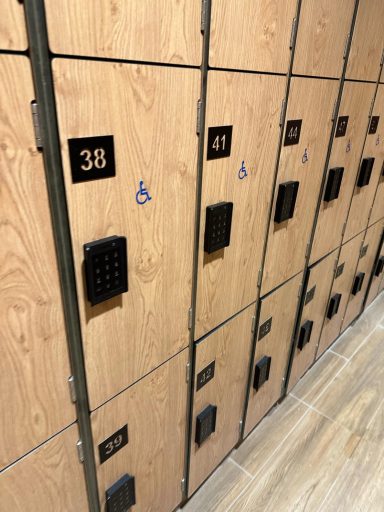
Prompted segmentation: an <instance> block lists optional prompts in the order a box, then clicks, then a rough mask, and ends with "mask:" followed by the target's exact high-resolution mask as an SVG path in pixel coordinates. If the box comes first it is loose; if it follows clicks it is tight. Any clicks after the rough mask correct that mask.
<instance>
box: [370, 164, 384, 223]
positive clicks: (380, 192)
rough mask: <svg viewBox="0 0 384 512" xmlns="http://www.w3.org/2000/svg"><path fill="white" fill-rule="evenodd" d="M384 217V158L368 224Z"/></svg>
mask: <svg viewBox="0 0 384 512" xmlns="http://www.w3.org/2000/svg"><path fill="white" fill-rule="evenodd" d="M383 217H384V160H383V168H382V171H381V175H380V177H379V182H378V184H377V189H376V194H375V198H374V200H373V205H372V211H371V215H370V217H369V221H368V224H369V226H371V225H372V224H375V223H376V222H377V221H378V220H380V219H382V218H383Z"/></svg>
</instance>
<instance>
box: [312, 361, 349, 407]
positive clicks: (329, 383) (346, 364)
mask: <svg viewBox="0 0 384 512" xmlns="http://www.w3.org/2000/svg"><path fill="white" fill-rule="evenodd" d="M349 364H350V362H349V361H346V362H345V363H344V364H343V366H342V367H341V368H339V370H338V371H337V372H336V373H335V375H334V376H333V378H332V379H331V380H330V381H329V382H328V384H327V385H326V386H325V387H324V388H323V390H322V391H321V392H320V393H319V394H318V395H317V397H316V399H315V400H314V402H313V405H315V404H316V402H318V400H319V399H320V398H321V397H322V396H323V395H324V393H325V392H326V391H327V389H328V388H329V387H330V386H331V384H333V382H334V381H335V379H337V377H338V376H339V374H340V373H341V372H342V371H343V370H344V368H346V366H348V365H349Z"/></svg>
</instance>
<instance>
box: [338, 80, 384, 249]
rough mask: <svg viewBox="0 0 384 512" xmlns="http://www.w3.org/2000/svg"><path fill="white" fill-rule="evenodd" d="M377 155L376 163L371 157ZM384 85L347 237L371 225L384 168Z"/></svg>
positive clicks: (361, 168) (380, 92) (368, 140)
mask: <svg viewBox="0 0 384 512" xmlns="http://www.w3.org/2000/svg"><path fill="white" fill-rule="evenodd" d="M372 158H374V162H373V167H370V161H371V159H372ZM383 165H384V85H380V86H379V88H378V90H377V94H376V99H375V105H374V108H373V112H372V117H371V121H370V124H369V129H368V134H367V138H366V141H365V145H364V151H363V155H362V160H361V162H360V167H359V170H358V179H357V183H356V185H355V189H354V192H353V197H352V203H351V208H350V210H349V215H348V220H347V227H346V230H345V233H344V238H343V240H344V241H347V240H350V239H351V238H353V236H354V235H356V234H357V233H360V232H361V231H363V229H365V228H366V227H367V224H368V217H369V214H370V211H371V208H372V204H373V200H374V197H375V192H376V189H377V186H378V182H379V180H380V177H381V174H382V172H383V171H384V167H383ZM367 166H369V167H370V168H371V171H369V172H370V179H369V182H368V184H367V185H366V184H365V183H366V181H363V178H364V176H363V174H364V171H366V170H368V169H367ZM382 216H384V206H383V210H382Z"/></svg>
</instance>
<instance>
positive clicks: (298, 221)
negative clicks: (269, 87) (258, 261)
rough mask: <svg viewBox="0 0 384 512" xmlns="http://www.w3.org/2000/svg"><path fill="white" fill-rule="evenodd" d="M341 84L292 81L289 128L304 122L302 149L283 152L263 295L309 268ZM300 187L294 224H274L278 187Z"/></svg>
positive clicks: (300, 146) (296, 147) (265, 267)
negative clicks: (291, 184)
mask: <svg viewBox="0 0 384 512" xmlns="http://www.w3.org/2000/svg"><path fill="white" fill-rule="evenodd" d="M337 92H338V83H337V82H336V81H333V80H332V81H331V80H317V79H310V78H292V82H291V89H290V93H289V100H288V109H287V116H286V119H287V122H289V120H293V119H302V125H301V133H300V140H299V143H298V144H295V145H292V146H283V148H282V151H281V154H280V163H279V170H278V175H277V182H276V190H275V197H274V204H273V210H272V218H271V222H270V226H269V237H268V244H267V253H266V259H265V264H264V272H263V282H262V286H261V290H262V295H264V294H265V293H267V292H269V291H271V290H272V289H274V288H275V287H276V286H278V285H279V284H281V283H283V282H284V281H286V280H287V279H289V278H290V277H292V276H294V275H295V274H297V273H298V272H300V271H302V270H303V268H304V261H305V253H306V248H307V243H308V242H309V238H310V235H311V231H312V226H313V221H314V217H315V211H316V206H317V199H318V196H319V191H320V185H321V181H322V177H323V172H324V165H325V157H326V153H327V147H328V143H329V136H330V133H331V128H332V111H333V108H334V102H335V100H336V96H337ZM287 181H299V183H300V185H299V190H298V195H297V199H296V206H295V211H294V215H293V218H291V219H288V220H286V221H284V222H281V223H279V224H277V223H275V222H274V214H275V210H276V201H277V194H278V189H279V185H280V184H281V183H285V182H287Z"/></svg>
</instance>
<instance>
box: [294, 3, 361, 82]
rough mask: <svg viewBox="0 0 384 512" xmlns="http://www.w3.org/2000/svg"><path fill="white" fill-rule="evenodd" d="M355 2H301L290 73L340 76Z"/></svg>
mask: <svg viewBox="0 0 384 512" xmlns="http://www.w3.org/2000/svg"><path fill="white" fill-rule="evenodd" d="M354 7H355V0H341V1H338V2H335V1H334V0H303V1H302V2H301V9H300V21H299V26H298V31H297V40H296V48H295V60H294V63H293V73H294V74H299V75H311V76H325V77H335V78H338V77H340V76H341V72H342V69H343V64H344V49H345V46H346V42H347V37H348V34H349V31H350V28H351V23H352V16H353V11H354Z"/></svg>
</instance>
